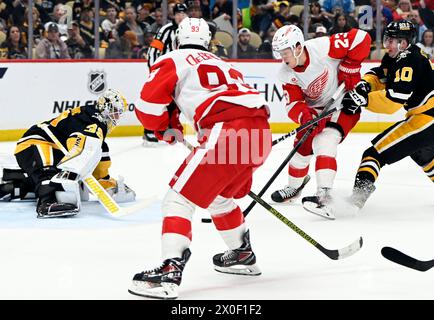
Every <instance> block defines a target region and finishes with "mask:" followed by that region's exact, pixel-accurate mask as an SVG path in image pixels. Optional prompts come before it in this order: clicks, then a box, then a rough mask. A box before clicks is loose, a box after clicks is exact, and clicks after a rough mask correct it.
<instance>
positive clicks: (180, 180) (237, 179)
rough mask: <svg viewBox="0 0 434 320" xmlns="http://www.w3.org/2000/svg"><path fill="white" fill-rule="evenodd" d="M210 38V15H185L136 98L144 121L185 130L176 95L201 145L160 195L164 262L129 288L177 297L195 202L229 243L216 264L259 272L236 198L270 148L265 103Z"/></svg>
mask: <svg viewBox="0 0 434 320" xmlns="http://www.w3.org/2000/svg"><path fill="white" fill-rule="evenodd" d="M210 40H211V33H210V31H209V27H208V24H207V23H206V21H205V20H203V19H197V18H186V19H184V20H183V21H182V22H181V23H180V25H179V28H178V31H177V41H178V45H179V49H178V50H174V51H172V52H169V53H167V54H166V55H164V56H161V57H160V58H158V59H157V61H156V62H155V64H154V65H153V66H152V68H151V72H150V74H149V77H148V79H147V81H146V83H145V84H144V86H143V88H142V91H141V94H140V100H139V101H138V102H137V104H136V115H137V117H138V119H139V120H140V121H141V123H142V124H143V125H144V126H145V127H146V128H149V129H152V130H155V131H157V132H158V131H160V132H161V131H165V130H166V129H167V128H168V127H169V126H170V127H172V128H180V129H182V126H181V124H179V120H178V118H176V117H175V118H174V116H173V115H174V113H171V114H170V113H169V112H168V110H167V106H169V105H170V104H171V103H172V102H173V101H175V102H176V104H177V106H178V107H179V110H180V111H181V112H182V114H184V116H185V117H186V119H187V120H188V121H189V122H190V123H191V124H192V125H193V126H194V128H195V129H196V131H197V133H198V143H199V144H200V146H199V147H197V148H195V149H194V151H192V152H191V154H190V155H189V156H188V157H187V158H186V159H185V160H184V161H183V163H182V164H181V166H180V167H179V169H178V170H177V172H176V173H175V175H174V176H173V178H172V180H171V181H170V183H169V186H170V189H169V191H168V192H167V194H166V196H165V198H164V200H163V204H162V211H163V227H162V238H161V239H162V256H163V263H162V265H161V266H160V267H159V268H156V269H154V270H148V271H144V272H141V273H138V274H136V275H135V276H134V278H133V283H132V286H131V288H130V290H129V292H130V293H132V294H136V295H141V296H146V297H153V298H162V299H174V298H176V297H177V296H178V293H177V289H178V286H179V285H180V283H181V278H182V272H183V269H184V267H185V265H186V263H187V261H188V259H189V257H190V254H191V253H190V249H189V246H190V242H191V240H192V229H191V225H192V217H193V213H194V211H195V208H196V206H199V207H201V208H204V209H207V210H208V211H209V213H210V214H211V218H212V220H213V222H214V225H215V227H216V229H217V231H218V232H219V233H220V235H221V236H222V238H223V240H224V242H225V243H226V245H227V247H228V249H229V250H227V251H226V252H224V253H219V254H216V255H215V256H214V257H213V264H214V268H215V270H216V271H219V272H224V273H231V274H241V275H249V276H256V275H260V274H261V272H260V270H259V268H258V266H257V263H256V256H255V254H254V253H253V251H252V248H251V245H250V239H249V230H248V229H247V227H246V224H245V222H244V216H243V213H242V212H241V209H240V208H239V206H238V205H237V204H236V203H235V202H234V199H238V198H241V197H244V196H246V195H247V193H248V192H249V191H250V186H251V183H252V174H253V171H254V170H255V169H256V168H258V167H259V166H261V165H262V163H263V162H264V161H265V159H266V158H267V156H268V154H269V152H270V150H271V133H270V129H269V123H268V116H269V113H268V107H267V102H266V101H265V99H264V98H263V97H262V95H261V94H260V93H259V92H258V91H257V90H255V89H253V88H251V87H250V86H248V85H247V84H245V83H244V81H243V75H242V74H241V73H240V72H239V71H238V70H236V69H234V68H233V66H231V65H230V64H228V63H226V62H225V61H223V60H222V59H220V58H219V57H217V56H215V55H214V54H212V53H210V52H208V51H207V49H208V47H209V42H210ZM180 131H182V130H180ZM179 134H180V135H181V132H179ZM165 136H167V135H165ZM157 137H160V135H159V134H158V133H157ZM161 138H164V136H163V137H161ZM166 138H167V137H166ZM182 139H183V138H182V137H181V136H180V137H178V140H182Z"/></svg>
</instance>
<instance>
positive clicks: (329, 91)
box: [278, 29, 371, 122]
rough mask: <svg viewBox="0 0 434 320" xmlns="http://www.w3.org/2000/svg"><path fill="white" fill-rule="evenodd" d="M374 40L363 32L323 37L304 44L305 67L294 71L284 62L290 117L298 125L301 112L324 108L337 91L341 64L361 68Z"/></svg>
mask: <svg viewBox="0 0 434 320" xmlns="http://www.w3.org/2000/svg"><path fill="white" fill-rule="evenodd" d="M370 44H371V38H370V37H369V35H368V34H367V33H366V32H365V31H362V30H358V29H351V30H350V31H349V32H346V33H338V34H334V35H332V36H330V37H320V38H315V39H312V40H308V41H306V42H305V50H306V53H307V60H306V62H305V64H304V66H300V67H296V68H294V69H291V68H290V67H288V66H287V65H286V64H285V63H284V62H282V65H281V67H280V69H279V72H278V79H279V80H280V81H282V82H283V89H284V93H285V95H286V97H287V104H286V110H287V112H288V116H289V117H290V118H291V119H292V120H294V121H295V122H299V119H298V118H299V111H300V109H302V108H304V106H306V105H307V106H308V107H311V108H318V109H322V108H323V107H324V106H325V105H326V104H327V102H328V101H330V99H331V98H332V96H333V95H334V94H335V92H336V90H337V88H338V85H339V83H338V68H339V64H340V63H341V62H342V61H345V62H347V63H350V64H355V65H360V64H361V62H362V61H363V60H364V59H365V58H366V57H367V56H368V55H369V49H370Z"/></svg>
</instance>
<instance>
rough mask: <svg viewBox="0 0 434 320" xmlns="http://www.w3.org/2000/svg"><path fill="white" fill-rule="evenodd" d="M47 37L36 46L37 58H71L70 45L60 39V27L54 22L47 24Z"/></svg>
mask: <svg viewBox="0 0 434 320" xmlns="http://www.w3.org/2000/svg"><path fill="white" fill-rule="evenodd" d="M46 31H47V37H44V38H43V39H42V40H41V41H40V42H39V43H38V45H37V46H36V58H37V59H71V57H70V56H69V53H68V46H67V45H66V44H65V42H63V41H62V40H61V39H60V34H59V28H58V27H57V24H55V23H54V22H52V23H50V24H49V25H48V26H47V29H46Z"/></svg>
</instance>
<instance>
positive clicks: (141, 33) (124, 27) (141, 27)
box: [118, 7, 151, 45]
mask: <svg viewBox="0 0 434 320" xmlns="http://www.w3.org/2000/svg"><path fill="white" fill-rule="evenodd" d="M136 19H137V14H136V9H135V8H134V7H128V8H126V9H125V21H124V22H123V23H121V24H120V25H119V28H118V33H119V36H120V37H121V36H123V35H124V33H125V32H126V31H128V30H131V31H133V32H134V33H135V34H136V36H137V39H138V41H139V43H140V45H144V44H145V33H146V32H148V31H149V30H150V28H151V26H150V25H149V24H148V23H146V22H137V20H136Z"/></svg>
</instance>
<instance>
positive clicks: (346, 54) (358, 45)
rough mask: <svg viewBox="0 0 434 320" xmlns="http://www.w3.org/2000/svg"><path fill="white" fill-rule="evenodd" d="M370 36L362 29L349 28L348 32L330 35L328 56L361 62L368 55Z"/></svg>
mask: <svg viewBox="0 0 434 320" xmlns="http://www.w3.org/2000/svg"><path fill="white" fill-rule="evenodd" d="M370 48H371V37H370V36H369V34H368V33H367V32H365V31H363V30H359V29H351V30H350V31H348V32H344V33H336V34H334V35H332V36H330V48H329V53H328V55H329V57H331V58H333V59H341V60H347V61H348V62H350V61H351V62H353V63H356V62H359V63H361V62H362V61H363V60H364V59H366V58H367V57H368V55H369V52H370Z"/></svg>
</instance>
